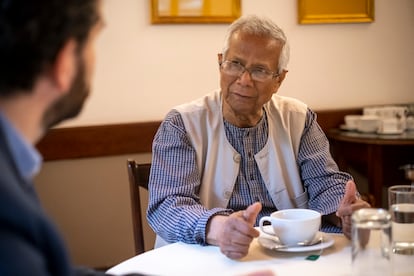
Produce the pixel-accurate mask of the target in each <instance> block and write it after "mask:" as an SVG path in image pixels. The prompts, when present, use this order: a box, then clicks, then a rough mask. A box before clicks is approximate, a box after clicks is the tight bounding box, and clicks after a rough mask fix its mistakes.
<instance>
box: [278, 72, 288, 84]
mask: <svg viewBox="0 0 414 276" xmlns="http://www.w3.org/2000/svg"><path fill="white" fill-rule="evenodd" d="M287 72H288V70H283V71H282V73H280V75H279V77H278V81H279V86H280V85H281V84H282V82H283V80H284V79H285V77H286V74H287Z"/></svg>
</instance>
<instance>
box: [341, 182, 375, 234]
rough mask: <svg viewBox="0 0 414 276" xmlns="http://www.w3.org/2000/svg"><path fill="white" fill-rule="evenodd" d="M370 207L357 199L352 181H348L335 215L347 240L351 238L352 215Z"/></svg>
mask: <svg viewBox="0 0 414 276" xmlns="http://www.w3.org/2000/svg"><path fill="white" fill-rule="evenodd" d="M369 207H371V206H370V205H369V203H368V202H366V201H363V200H362V199H360V198H359V197H357V190H356V185H355V183H354V181H352V180H350V181H348V182H347V183H346V187H345V195H344V197H343V198H342V201H341V203H340V204H339V208H338V211H337V212H336V215H337V216H338V217H339V218H340V219H341V224H342V231H343V232H344V234H345V236H346V237H347V238H349V239H350V238H351V230H352V222H351V216H352V213H353V212H354V211H356V210H358V209H362V208H369Z"/></svg>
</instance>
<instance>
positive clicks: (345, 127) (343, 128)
mask: <svg viewBox="0 0 414 276" xmlns="http://www.w3.org/2000/svg"><path fill="white" fill-rule="evenodd" d="M339 129H341V130H348V131H355V130H356V128H355V127H349V126H347V125H340V126H339Z"/></svg>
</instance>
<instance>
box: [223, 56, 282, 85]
mask: <svg viewBox="0 0 414 276" xmlns="http://www.w3.org/2000/svg"><path fill="white" fill-rule="evenodd" d="M224 63H225V64H231V65H233V66H237V67H239V68H240V69H241V71H240V74H238V75H231V74H227V73H226V72H223V73H224V74H227V75H229V76H234V77H237V78H240V77H241V76H242V75H243V74H244V72H246V71H247V72H249V75H250V78H251V79H252V80H254V81H258V82H266V81H268V80H271V79H275V78H277V77H279V76H280V73H275V72H273V71H270V70H267V69H264V68H247V67H246V66H244V65H243V64H241V63H240V62H238V61H235V60H224V61H222V62H219V66H220V69H221V70H223V64H224ZM254 70H256V72H260V73H266V74H267V75H266V76H268V77H266V79H263V80H260V79H256V78H255V77H254V76H253V75H252V71H253V73H254Z"/></svg>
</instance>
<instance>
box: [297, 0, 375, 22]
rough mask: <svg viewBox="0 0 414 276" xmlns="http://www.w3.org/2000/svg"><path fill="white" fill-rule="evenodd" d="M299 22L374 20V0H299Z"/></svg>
mask: <svg viewBox="0 0 414 276" xmlns="http://www.w3.org/2000/svg"><path fill="white" fill-rule="evenodd" d="M298 21H299V24H322V23H367V22H373V21H374V0H298Z"/></svg>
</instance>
